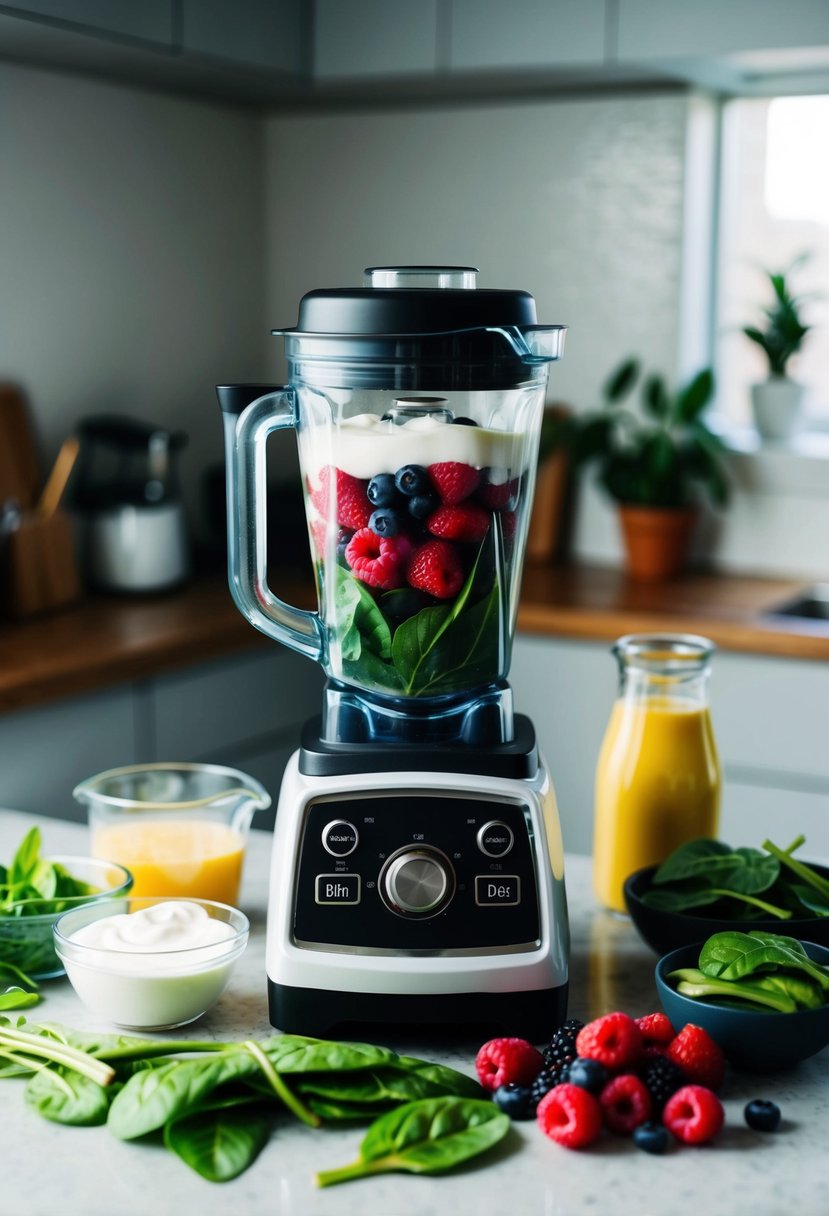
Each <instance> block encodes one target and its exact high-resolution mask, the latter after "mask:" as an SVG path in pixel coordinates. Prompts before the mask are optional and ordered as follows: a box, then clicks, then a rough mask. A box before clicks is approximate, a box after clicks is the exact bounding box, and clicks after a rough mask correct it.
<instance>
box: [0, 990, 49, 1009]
mask: <svg viewBox="0 0 829 1216" xmlns="http://www.w3.org/2000/svg"><path fill="white" fill-rule="evenodd" d="M40 1000H41V996H40V993H39V992H26V990H25V989H24V988H15V987H13V988H7V989H6V991H5V992H0V1009H31V1007H32V1005H37V1004H39V1002H40Z"/></svg>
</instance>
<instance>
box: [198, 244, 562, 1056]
mask: <svg viewBox="0 0 829 1216" xmlns="http://www.w3.org/2000/svg"><path fill="white" fill-rule="evenodd" d="M365 276H366V277H365V281H364V286H363V287H361V288H340V289H326V290H318V291H312V292H309V293H308V294H307V295H305V296H304V297H303V299H302V301H301V303H300V306H299V319H298V323H297V325H296V326H295V327H292V328H290V329H283V330H274V331H273V332H274V333H275V334H276V335H278V336H281V337H282V338H283V340H284V344H285V354H286V359H287V363H288V367H289V384H288V385H287V386H284V387H280V388H271V387H269V386H267V385H224V386H220V387H219V388H218V390H217V391H218V396H219V402H220V405H221V408H222V411H223V415H224V428H225V443H226V451H227V500H228V561H229V581H230V586H231V590H232V593H233V597H234V599H235V601H236V604H237V606H238V607H239V609H240V611H241V612H242V613H243V614H244V615H245V616H246V617H247V619H248V620H249V621H250V623H251V624H252V625H254V626H255V627H256V628H258V629H260V630H261V631H262V632H263V633H265V634H267V635H268V636H269V637H271V638H274V639H275V640H276V641H279V642H282V643H284V644H286V645H288V646H290V647H292V648H293V649H295V650H298V651H300V653H302V654H304V655H306V656H308V657H309V658H310V659H312V660H314V661H315V662H318V663H320V664H321V665H322V666H323V668H324V670H325V673H326V676H327V682H326V686H325V691H324V695H323V705H322V713H321V716H320V717H318V718H316V719H314V720H312V721H311V722H308V723H307V724H306V725H305V727H304V729H303V731H302V735H301V740H300V747H299V749H298V750H297V752H296V753H295V754H294V755H293V757H292V758H291V760H290V761H289V763H288V765H287V768H286V770H285V775H284V779H283V782H282V789H281V792H280V796H279V803H278V809H277V814H276V826H275V830H274V841H273V856H272V864H271V879H270V892H269V905H268V927H267V981H268V998H269V1012H270V1019H271V1021H272V1023H273V1024H274V1025H275V1026H277V1027H279V1028H281V1029H282V1030H286V1031H292V1032H302V1033H305V1034H311V1035H324V1034H328V1033H330V1032H331V1031H332V1029H333V1028H334V1027H335V1026H339V1025H341V1024H343V1023H355V1022H356V1023H366V1022H382V1023H386V1024H388V1023H396V1024H399V1023H420V1024H435V1023H442V1024H445V1023H450V1024H451V1023H456V1024H457V1023H461V1024H469V1023H475V1024H478V1025H481V1024H487V1025H497V1026H502V1027H504V1028H506V1029H507V1030H508V1032H509V1033H511V1034H521V1035H524V1036H525V1037H527V1038H530V1039H535V1040H540V1039H541V1038H543V1037H545V1036H548V1035H549V1033H550V1032H551V1030H552V1029H553V1028H554V1027H555V1026H557V1025H558V1024H559V1023H560V1022H561V1021H562V1020H563V1018H564V1015H565V1010H566V1001H567V978H568V929H567V909H566V900H565V891H564V864H563V850H562V843H561V833H560V827H559V822H558V813H557V809H556V803H555V795H554V792H553V787H552V783H551V780H550V776H549V774H548V772H547V769H546V767H545V765H544V762H543V760H542V759H541V758H540V757H539V755H538V751H537V748H536V742H535V733H534V730H533V726H532V723H531V722H530V721H529V719H528V718H526V717H524V716H522V715H520V714H517V715H516V714H515V713H514V712H513V704H512V693H511V689H510V687H509V684H508V683H507V681H506V675H507V672H508V669H509V661H510V650H511V643H512V635H513V630H514V626H515V617H516V612H517V607H518V593H519V588H520V581H521V567H522V560H523V553H524V545H525V540H526V533H527V525H528V516H529V511H530V506H531V503H532V496H533V486H534V480H535V464H536V455H537V448H538V438H539V429H540V423H541V415H542V410H543V403H544V392H545V387H546V383H547V373H548V369H549V364H550V363H551V362H553V361H554V360H556V359H559V358H560V357H561V353H562V347H563V342H564V334H565V329H566V327H565V326H563V325H539V324H538V323H537V320H536V311H535V301H534V299H533V297H532V296H531V295H530V294H529V293H527V292H524V291H515V290H494V289H489V290H484V289H480V288H478V287H477V271H476V270H475V269H473V268H471V267H431V266H416V267H414V266H412V267H374V268H370V269H369V270H367V271H366V272H365ZM288 428H291V429H293V430H295V431H296V435H297V443H298V448H299V460H300V469H301V473H302V477H303V482H304V492H305V507H306V515H307V521H308V531H309V540H310V545H311V553H312V557H313V562H314V570H315V577H316V588H317V593H318V599H319V611H318V612H308V611H304V610H300V609H297V608H295V607H293V606H291V605H288V604H286V603H284V602H283V601H282V600H280V599H279V598H278V596H277V595H276V594H275V593H274V592H273V591H272V590H271V588H270V587H269V585H268V576H267V570H266V556H265V555H266V535H265V530H266V522H265V521H266V494H267V480H266V476H267V469H266V441H267V438H268V436H269V435H270V434H271V433H272V432H274V431H277V430H284V429H288ZM281 695H290V692H289V690H284V692H283V693H282V694H281Z"/></svg>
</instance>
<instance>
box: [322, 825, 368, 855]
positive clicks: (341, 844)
mask: <svg viewBox="0 0 829 1216" xmlns="http://www.w3.org/2000/svg"><path fill="white" fill-rule="evenodd" d="M359 840H360V837H359V835H358V834H357V829H356V828H355V826H354V824H353V823H349V822H348V820H347V819H332V820H331V822H330V823H327V824H326V825H325V827H324V828H323V829H322V847H323V848H324V849H325V851H326V853H330V854H331V856H332V857H348V856H349V854H351V853H353V852H354V850H355V849H356V848H357V844H358V842H359Z"/></svg>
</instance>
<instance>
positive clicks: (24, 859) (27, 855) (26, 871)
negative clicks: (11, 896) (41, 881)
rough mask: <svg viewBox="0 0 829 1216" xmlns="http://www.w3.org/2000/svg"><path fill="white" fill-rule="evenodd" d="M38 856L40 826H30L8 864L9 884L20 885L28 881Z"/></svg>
mask: <svg viewBox="0 0 829 1216" xmlns="http://www.w3.org/2000/svg"><path fill="white" fill-rule="evenodd" d="M39 858H40V828H30V829H29V831H28V832H27V833H26V835H25V836H24V837H23V839H22V840H21V842H20V844H19V845H18V848H17V852H16V853H15V855H14V857H13V858H12V863H11V865H10V866H9V875H8V882H9V886H10V887H16V886H22V885H23V884H25V883H28V882H30V878H31V875H32V873H33V872H34V869H35V866H36V865H37V863H38V860H39Z"/></svg>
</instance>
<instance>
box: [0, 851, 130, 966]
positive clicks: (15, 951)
mask: <svg viewBox="0 0 829 1216" xmlns="http://www.w3.org/2000/svg"><path fill="white" fill-rule="evenodd" d="M46 860H47V861H49V862H55V863H58V864H60V865H61V866H63V867H64V869H66V870H67V871H68V872H69V873H70V874H71V875H72V877H73V878H77V879H78V881H79V882H85V883H87V884H88V885H89V886H90V887H95V888H96V893H95V894H93V895H73V896H67V897H65V898H62V899H59V900H54V899H32V900H27V901H26V905H25V907H26V913H25V915H20V916H18V915H12V916H0V958H2V960H3V962H4V963H11V964H12V965H13V966H15V967H19V968H20V970H21V971H24V972H25V973H26V975H28V976H29V977H30V978H31V979H33V980H53V979H57V978H58V976H61V975H63V973H64V972H63V965H62V964H61V961H60V959H59V958H58V957H57V955H56V953H55V944H54V939H53V936H52V929H53V928H54V925H55V922H56V921H57V920H58V918H59V917H61V916H62V915H63V914H64V913H65V912H68V911H70V910H73V909H78V908H81V907H100V906H101V904H105V903H106V902H107V901H109V900H111V899H117V898H118V897H119V896H122V895H126V894H127V893H128V892H129V891H130V890H131V889H132V874H130V872H129V870H128V869H126V867H125V866H122V865H119V864H118V863H117V862H115V861H99V860H98V859H97V858H95V857H49V858H47V859H46ZM39 905H40V906H43V907H46V908H49V911H48V912H39V911H38V910H37V909H38V906H39Z"/></svg>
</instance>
